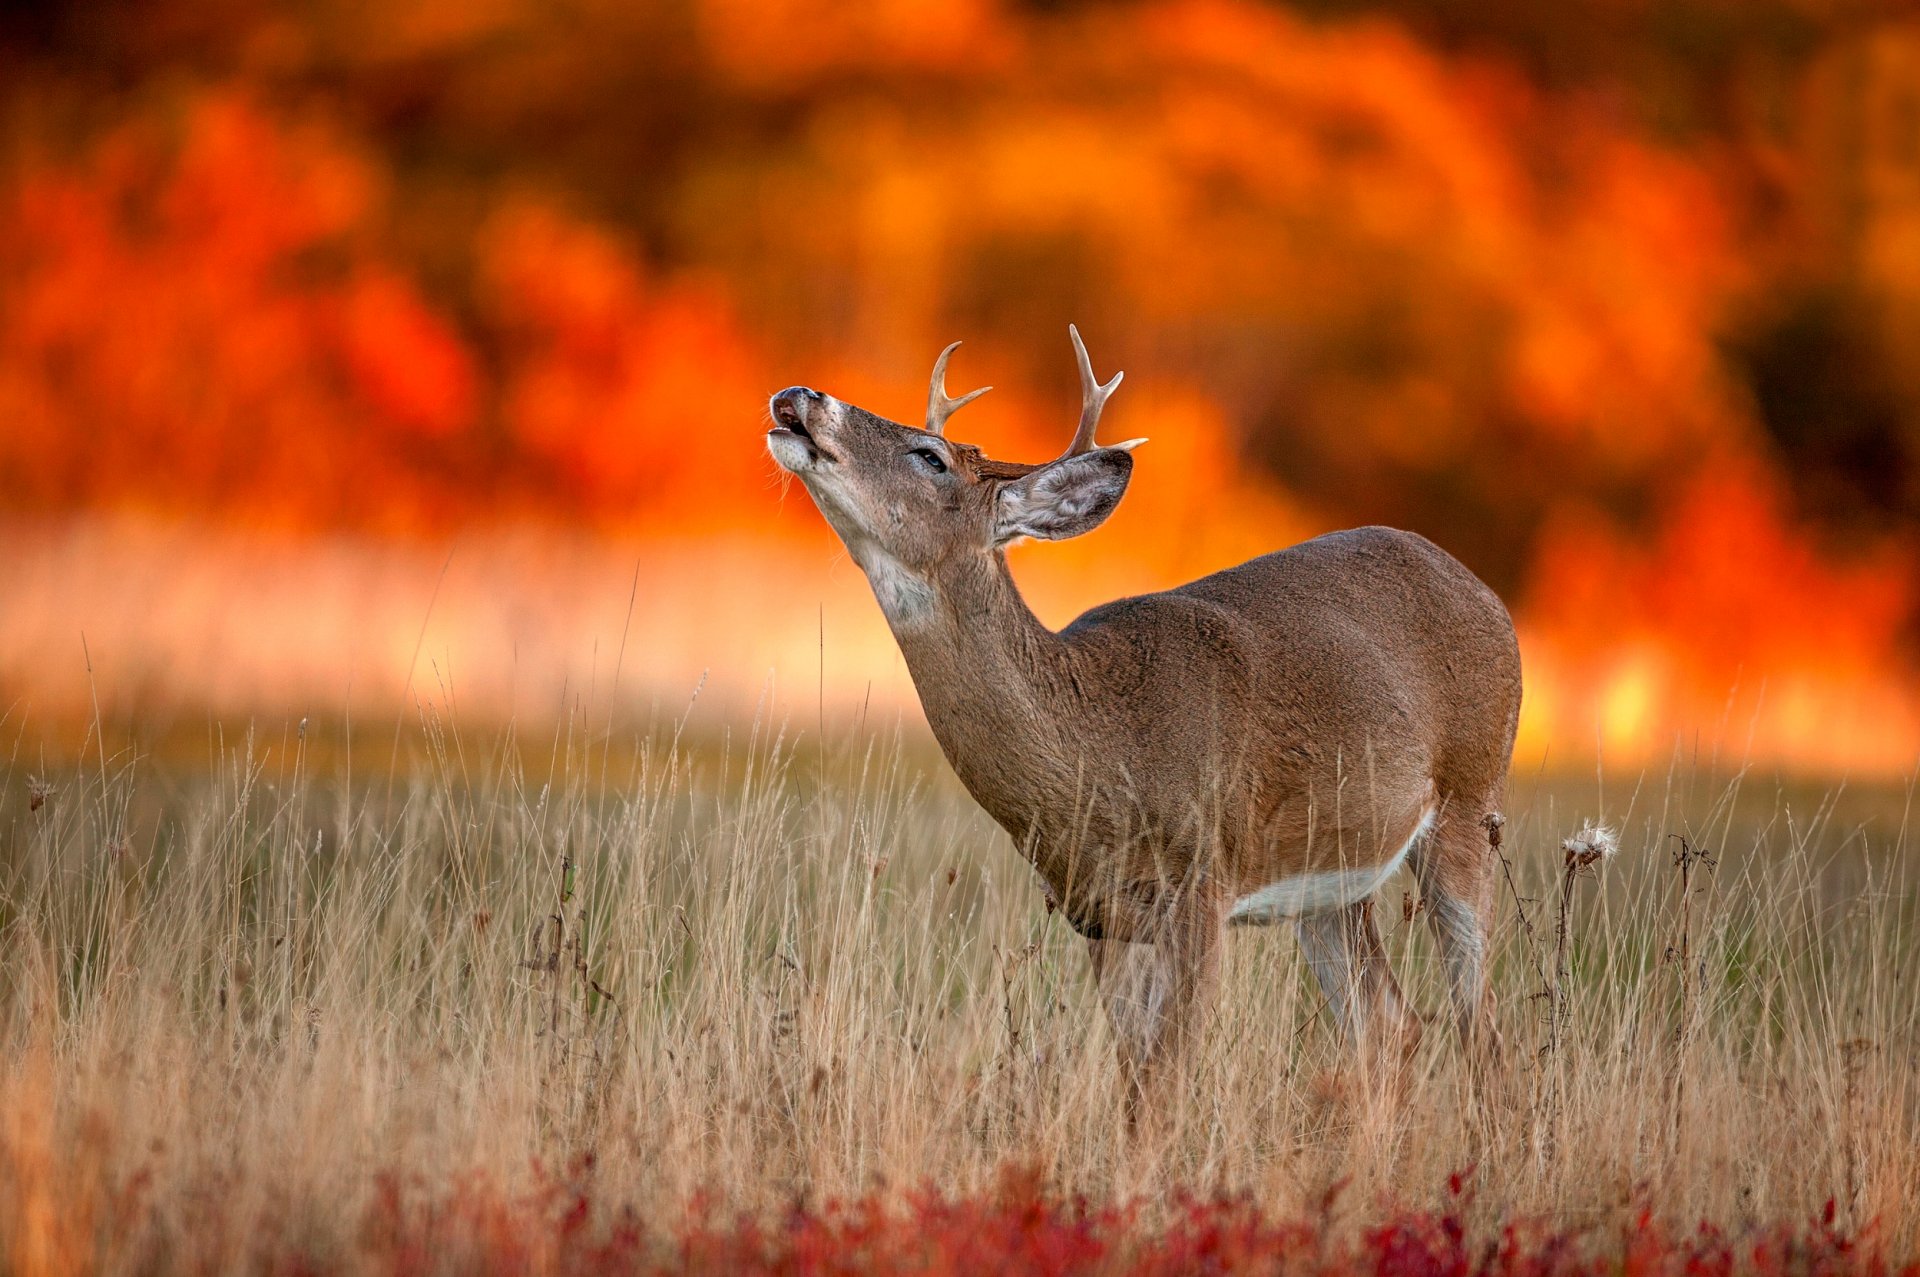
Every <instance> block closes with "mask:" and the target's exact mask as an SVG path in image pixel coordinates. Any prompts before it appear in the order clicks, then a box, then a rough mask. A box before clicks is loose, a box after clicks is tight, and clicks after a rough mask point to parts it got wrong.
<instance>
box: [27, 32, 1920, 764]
mask: <svg viewBox="0 0 1920 1277" xmlns="http://www.w3.org/2000/svg"><path fill="white" fill-rule="evenodd" d="M1902 8H1903V7H1902V6H1897V5H1894V4H1892V3H1888V4H1885V5H1874V4H1868V3H1853V4H1850V3H1841V2H1839V0H1832V2H1827V0H1678V2H1677V3H1671V4H1660V5H1655V4H1652V3H1641V2H1639V0H1568V2H1567V3H1563V4H1557V5H1553V6H1533V5H1525V4H1522V5H1513V4H1508V3H1501V2H1498V0H1459V2H1458V3H1451V2H1443V0H1312V2H1309V3H1301V4H1295V5H1281V4H1263V3H1254V2H1253V0H1196V2H1191V3H1189V2H1174V3H1150V4H1129V5H1092V4H1087V5H1076V4H1070V3H1068V4H1049V5H1024V6H1023V5H1016V4H999V3H991V2H989V0H957V2H956V3H949V4H942V5H924V4H917V3H906V2H904V0H877V2H876V3H870V4H829V3H820V2H816V0H685V2H683V3H673V4H654V5H644V4H642V5H636V4H631V3H624V2H620V3H616V2H615V0H570V2H567V3H556V2H551V0H546V2H536V0H480V2H476V0H465V2H462V3H451V2H448V0H383V2H382V3H378V4H374V3H364V2H355V0H329V2H323V3H319V4H312V5H299V6H294V5H282V4H274V3H269V2H268V0H219V2H218V3H213V4H207V3H187V2H186V0H158V2H156V3H145V4H139V5H134V4H112V3H108V4H84V5H83V4H77V3H76V4H71V5H65V6H62V5H53V6H45V7H41V8H37V9H33V10H32V11H30V12H23V11H17V10H9V11H8V13H9V14H10V15H11V16H6V17H0V49H4V52H0V708H4V710H5V714H6V718H5V720H0V722H4V723H6V724H7V725H8V726H11V727H12V728H13V729H14V732H16V733H21V734H23V736H24V737H25V738H31V736H32V732H33V731H34V730H36V726H35V725H37V729H43V730H52V729H53V728H56V727H58V726H60V725H62V724H71V723H74V722H84V721H85V719H86V718H87V717H88V716H89V715H90V714H91V713H92V710H93V705H94V703H95V701H96V700H97V701H98V702H99V703H100V705H101V709H102V712H103V713H104V714H106V715H108V716H109V717H112V718H116V719H118V720H120V721H124V722H127V723H138V722H152V721H157V720H159V719H165V718H169V717H171V718H174V719H182V718H184V719H187V720H190V721H191V720H195V719H196V718H197V717H198V716H203V715H207V714H211V715H214V716H216V717H220V718H223V719H225V718H234V717H245V716H257V715H269V716H285V717H297V716H302V715H320V716H326V717H343V716H345V715H347V714H349V713H354V714H360V715H364V716H369V717H379V716H382V715H385V716H387V717H388V718H389V720H390V719H391V716H392V714H393V713H394V712H396V711H398V710H402V709H406V710H409V711H411V710H412V709H413V705H412V704H411V703H412V702H413V701H415V700H418V701H420V702H421V703H422V704H430V705H431V706H433V707H434V708H435V709H451V710H453V711H455V712H458V713H460V714H462V715H463V716H465V717H466V718H468V719H481V720H487V721H498V720H500V719H503V718H505V717H508V716H511V717H513V718H515V719H517V720H520V721H523V722H524V721H530V720H531V721H545V720H548V719H551V718H553V717H555V716H556V715H564V714H565V712H566V711H567V707H569V706H584V705H587V704H589V703H593V704H595V705H597V706H598V707H599V709H597V710H596V712H599V711H600V710H602V709H603V710H605V711H607V712H614V711H627V710H631V711H633V712H635V713H639V712H642V711H644V710H645V709H646V708H647V707H648V706H650V705H653V704H655V703H656V702H657V703H659V704H661V705H665V706H671V707H672V708H673V709H674V710H675V712H677V709H678V707H679V706H680V705H681V704H683V703H684V702H685V700H686V698H687V697H688V696H689V695H691V694H692V692H693V689H694V688H695V686H696V685H700V686H701V687H702V692H701V695H702V697H703V698H705V700H706V703H708V704H709V705H716V706H718V707H719V708H718V710H717V711H716V712H718V713H721V714H728V715H731V714H744V713H747V712H751V711H752V710H753V709H754V708H755V707H756V706H760V707H763V708H768V709H770V710H771V711H772V713H773V714H774V716H775V717H781V716H787V717H792V718H795V719H797V720H799V721H810V720H811V719H812V718H813V717H814V715H815V714H816V713H818V712H819V707H820V706H821V705H823V704H826V703H828V702H830V706H828V708H830V709H831V710H832V711H833V712H836V713H851V712H853V711H855V710H858V709H859V708H860V707H862V706H866V707H867V708H868V709H869V710H871V709H872V707H874V706H875V705H878V706H880V707H881V708H882V710H884V711H885V712H887V713H888V714H892V713H894V712H896V711H898V710H899V708H900V707H901V706H903V705H909V706H910V704H911V688H910V685H909V684H908V683H907V681H906V679H905V676H904V672H903V670H902V669H901V666H900V663H899V661H898V658H897V656H896V655H895V654H894V652H893V650H892V647H891V643H890V641H889V640H888V638H887V635H886V633H885V630H884V628H883V626H882V625H881V622H880V619H879V616H878V613H877V610H876V609H875V608H874V607H873V605H872V603H871V601H870V599H868V598H866V597H865V587H864V584H863V582H862V581H861V580H860V578H859V575H858V573H857V572H856V571H855V570H854V569H853V568H852V567H851V565H850V564H848V563H847V561H846V559H845V556H844V554H842V553H841V552H840V551H839V550H838V549H837V547H836V546H835V545H834V543H833V542H832V539H831V537H830V535H829V534H827V533H826V531H825V529H824V527H823V526H822V525H821V524H820V521H819V520H818V518H817V516H815V515H814V513H813V512H812V510H811V508H810V504H809V503H808V502H807V500H806V498H805V496H804V494H803V493H801V492H800V491H799V490H798V489H797V488H795V489H792V490H791V491H789V490H787V489H786V488H785V487H784V486H783V485H782V484H780V483H779V482H778V480H777V478H776V473H775V471H774V468H773V467H772V465H771V463H770V462H769V461H768V460H767V459H766V457H765V455H764V450H763V447H762V441H761V434H762V430H763V428H764V403H765V397H766V395H767V394H768V393H769V392H770V391H772V390H775V389H778V388H780V387H782V386H785V385H788V384H792V383H795V382H803V383H806V384H810V385H814V386H817V387H821V388H824V389H827V390H829V391H831V392H833V393H835V394H838V395H839V396H841V397H842V398H846V399H850V400H852V401H854V402H857V403H860V404H862V405H863V406H866V407H869V408H872V409H874V410H875V411H878V412H881V413H883V414H886V415H889V416H893V417H896V418H900V419H905V420H914V419H916V415H917V410H918V405H919V404H920V403H921V402H922V398H923V395H924V384H925V382H924V379H925V375H926V370H927V368H928V366H929V364H930V363H931V359H932V356H933V355H934V353H935V352H936V351H937V350H938V349H939V347H940V346H942V345H943V344H945V343H946V342H947V341H950V340H953V339H954V338H964V339H966V342H967V344H966V346H965V347H964V349H963V350H962V351H961V352H960V353H959V354H957V355H956V357H955V364H954V368H953V373H952V377H951V381H952V384H953V385H954V386H955V387H956V389H958V388H968V387H971V386H974V385H978V384H984V383H987V382H991V383H993V384H995V385H996V386H997V387H998V389H997V390H996V391H995V392H994V393H993V394H992V395H990V396H988V397H987V398H986V399H984V400H982V401H981V402H980V403H979V404H977V405H975V406H972V407H969V408H968V409H967V410H966V411H965V413H964V414H962V415H961V416H960V417H959V418H957V419H956V422H955V427H954V432H955V433H956V435H958V436H960V437H963V438H968V439H971V440H975V441H978V442H981V443H982V444H984V445H985V446H986V447H987V448H988V449H989V451H990V452H994V453H996V454H1006V455H1011V456H1015V457H1020V458H1033V457H1040V456H1044V455H1051V454H1052V453H1053V452H1055V451H1057V450H1058V448H1059V446H1060V444H1061V441H1062V440H1063V439H1064V438H1065V436H1066V435H1067V434H1068V433H1069V432H1070V430H1071V426H1072V422H1073V420H1074V415H1075V411H1076V392H1075V385H1074V380H1073V378H1074V373H1073V365H1072V359H1071V353H1070V351H1069V348H1068V346H1067V342H1066V335H1065V328H1066V324H1067V322H1068V321H1069V320H1073V321H1075V322H1077V323H1078V324H1079V325H1080V326H1081V329H1082V331H1083V332H1084V333H1085V334H1086V335H1087V337H1088V341H1089V344H1090V346H1091V348H1092V351H1093V357H1094V363H1095V366H1096V368H1097V369H1099V370H1100V371H1101V375H1102V376H1105V375H1107V374H1108V373H1110V372H1111V371H1112V370H1113V369H1115V368H1124V369H1125V370H1126V371H1127V374H1128V376H1127V382H1126V385H1125V387H1124V389H1123V390H1122V391H1121V392H1120V394H1119V395H1118V396H1117V397H1116V399H1115V401H1114V404H1113V406H1112V408H1111V409H1110V410H1109V423H1110V424H1109V425H1108V426H1107V428H1106V429H1107V432H1108V437H1112V438H1123V437H1128V436H1133V435H1147V436H1150V437H1151V440H1152V442H1151V443H1150V444H1148V445H1147V446H1146V447H1145V448H1144V449H1143V450H1142V451H1141V453H1140V454H1139V458H1140V467H1139V470H1138V472H1137V478H1136V481H1135V484H1134V488H1133V491H1132V492H1131V493H1130V495H1129V496H1128V498H1127V501H1126V502H1125V503H1124V504H1123V506H1122V507H1121V510H1120V512H1119V513H1118V514H1117V515H1116V516H1115V518H1114V519H1113V520H1112V521H1111V523H1110V524H1109V525H1107V527H1106V528H1105V529H1103V530H1102V531H1100V532H1098V533H1096V534H1094V535H1092V536H1090V537H1088V538H1085V539H1084V540H1082V541H1079V542H1075V543H1072V544H1070V545H1063V546H1044V547H1037V548H1034V549H1030V550H1024V551H1022V552H1020V554H1019V556H1018V557H1017V560H1016V571H1017V572H1018V574H1019V575H1020V577H1021V579H1022V581H1023V583H1024V585H1025V586H1026V587H1027V589H1028V590H1029V592H1030V593H1031V595H1032V597H1033V599H1034V601H1035V604H1036V606H1037V608H1038V609H1039V610H1040V611H1041V613H1042V615H1043V616H1045V617H1046V618H1047V619H1049V620H1050V621H1053V622H1056V623H1059V622H1063V621H1064V620H1066V619H1068V618H1070V617H1071V616H1072V615H1073V614H1074V613H1075V612H1076V611H1078V610H1079V609H1080V608H1082V607H1085V606H1087V605H1089V604H1091V603H1093V602H1097V601H1099V600H1101V599H1104V598H1108V597H1112V596H1113V595H1114V594H1116V593H1119V592H1123V591H1136V590H1142V589H1150V588H1156V587H1160V586H1165V585H1169V584H1173V583H1176V582H1178V581H1180V580H1183V579H1186V578H1188V577H1190V576H1192V575H1196V574H1198V573H1200V572H1203V571H1206V570H1209V569H1212V568H1216V567H1220V566H1224V565H1226V564H1228V563H1231V562H1235V561H1238V560H1239V559H1241V558H1245V557H1247V556H1249V555H1252V554H1255V553H1258V552H1261V551H1263V550H1266V549H1270V548H1274V547H1276V546H1278V545H1281V544H1285V543H1288V542H1290V541H1292V540H1296V539H1299V538H1300V537H1303V536H1306V535H1311V534H1312V533H1314V532H1317V531H1321V530H1325V529H1328V528H1333V527H1340V526H1347V525H1351V524H1356V523H1364V522H1386V523H1394V524H1398V525H1400V526H1405V527H1411V528H1414V529H1416V530H1419V531H1421V532H1424V533H1426V534H1428V535H1429V536H1432V537H1433V538H1434V539H1436V540H1438V541H1439V542H1441V543H1442V544H1443V545H1445V546H1447V547H1448V548H1450V549H1452V550H1453V551H1454V552H1455V553H1457V554H1458V555H1460V556H1461V557H1462V558H1463V559H1465V560H1466V561H1467V562H1468V564H1469V565H1470V566H1472V567H1473V568H1475V570H1477V571H1479V572H1480V573H1481V574H1482V575H1483V576H1484V577H1485V578H1486V579H1487V580H1488V581H1489V582H1490V583H1492V584H1493V585H1495V587H1496V588H1498V589H1499V590H1500V591H1501V592H1502V594H1503V595H1504V596H1505V597H1506V598H1507V599H1508V600H1509V602H1510V604H1511V605H1512V607H1513V609H1514V611H1515V614H1516V616H1517V618H1518V619H1519V622H1520V625H1521V628H1522V632H1523V643H1524V645H1525V648H1526V659H1527V664H1528V673H1529V695H1528V701H1527V708H1526V713H1525V721H1524V723H1523V741H1522V760H1521V763H1522V765H1523V766H1526V765H1538V764H1539V763H1540V762H1541V760H1542V759H1544V760H1545V761H1546V765H1548V766H1553V765H1555V764H1556V763H1568V764H1572V763H1576V762H1578V763H1582V764H1584V763H1586V762H1589V761H1591V759H1592V757H1593V755H1594V754H1595V752H1596V750H1598V751H1599V752H1601V753H1602V754H1604V755H1605V756H1606V757H1607V758H1609V759H1614V760H1626V761H1629V762H1658V761H1659V760H1662V759H1664V758H1666V757H1667V756H1668V755H1669V754H1670V753H1671V752H1672V751H1673V750H1675V749H1676V748H1678V749H1680V750H1681V751H1682V752H1685V753H1687V754H1689V755H1692V754H1694V753H1696V752H1698V753H1710V754H1713V755H1715V756H1717V757H1719V758H1720V759H1722V760H1725V761H1735V762H1737V761H1741V760H1746V759H1752V760H1755V761H1758V762H1761V763H1765V764H1769V765H1771V764H1780V765H1783V766H1787V767H1792V768H1796V769H1803V770H1814V771H1822V772H1832V771H1848V772H1856V773H1880V774H1904V773H1906V772H1907V771H1909V770H1910V769H1911V768H1912V767H1913V765H1914V763H1915V761H1916V758H1920V693H1917V692H1916V687H1917V686H1920V684H1917V683H1916V679H1915V676H1914V675H1915V663H1916V662H1915V636H1916V633H1920V627H1916V619H1917V618H1920V574H1917V572H1916V569H1920V535H1917V533H1920V20H1916V19H1914V18H1912V17H1910V16H1902ZM83 637H84V649H83V642H82V640H83ZM83 651H84V655H83ZM89 663H91V667H92V668H91V672H89ZM703 672H704V680H705V681H704V683H702V679H703ZM912 716H913V714H912V712H911V711H908V717H909V719H911V718H912ZM276 721H277V720H276Z"/></svg>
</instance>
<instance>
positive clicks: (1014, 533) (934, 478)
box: [767, 327, 1144, 621]
mask: <svg viewBox="0 0 1920 1277" xmlns="http://www.w3.org/2000/svg"><path fill="white" fill-rule="evenodd" d="M1068 332H1070V333H1071V334H1072V336H1073V349H1074V354H1075V355H1076V356H1077V358H1078V359H1079V363H1080V390H1081V408H1080V426H1079V428H1078V429H1077V430H1075V431H1074V436H1073V442H1072V443H1071V444H1069V445H1068V446H1067V450H1066V451H1065V452H1063V453H1061V454H1060V456H1059V457H1057V458H1055V459H1054V460H1052V461H1048V462H1044V463H1041V464H1037V465H1035V464H1027V463H1023V462H1010V461H996V460H994V459H993V458H991V457H988V456H987V455H986V454H985V453H984V452H982V451H981V450H980V449H979V448H977V447H975V446H973V445H972V444H966V443H960V442H958V441H957V440H953V439H949V438H947V435H946V426H947V418H949V417H950V416H952V415H953V413H954V412H955V411H956V410H957V409H959V408H960V407H962V406H963V405H965V404H967V403H969V402H971V401H972V400H974V399H977V398H978V397H979V396H981V395H983V394H985V393H986V392H987V391H988V390H990V389H992V387H990V386H987V387H982V388H981V389H979V390H975V391H972V392H971V393H969V394H965V395H962V396H960V397H959V398H958V399H952V398H949V397H948V396H947V387H946V374H947V360H948V358H949V357H951V356H952V354H953V352H954V349H955V347H957V346H959V344H960V343H959V342H954V343H953V345H952V346H948V347H947V348H946V349H945V350H943V351H941V352H940V357H939V359H937V360H935V361H934V365H933V376H932V378H931V379H930V382H929V385H928V388H927V422H926V426H925V427H924V428H917V427H914V426H905V425H901V424H900V423H899V422H895V421H889V420H887V419H886V418H884V417H880V416H876V415H874V414H873V413H870V412H868V411H866V410H865V409H864V408H856V407H854V406H853V405H852V404H849V403H843V402H841V401H840V400H838V399H835V398H833V397H832V396H831V395H824V394H822V393H820V392H819V391H817V390H811V389H808V388H807V387H805V386H794V387H792V388H790V389H787V390H783V391H781V392H780V393H779V394H777V395H775V396H774V397H773V399H772V402H771V404H770V408H771V411H772V413H773V421H774V424H773V428H772V429H771V430H769V431H768V432H767V450H768V451H769V452H771V453H772V454H773V459H774V460H775V461H776V462H778V463H779V464H780V466H781V468H782V469H784V470H786V471H787V472H788V473H789V474H793V475H796V476H798V477H799V479H800V481H801V482H802V483H804V484H806V486H807V491H808V493H809V494H811V495H812V497H813V500H814V504H815V505H817V506H819V507H820V512H821V513H822V514H823V515H825V516H826V519H827V522H828V523H830V524H832V525H833V529H834V531H835V532H837V533H839V534H840V539H841V540H842V541H844V542H845V543H846V546H847V551H848V553H850V554H851V555H852V556H853V558H854V560H855V561H856V562H857V563H859V564H860V566H861V567H862V568H864V569H865V570H866V572H867V575H868V577H869V578H871V579H872V581H873V584H874V589H875V591H876V592H877V593H879V595H880V601H881V605H882V606H883V607H885V608H886V610H887V613H888V615H889V616H890V617H893V618H894V619H895V620H896V621H902V620H910V619H911V618H912V616H913V614H914V613H915V612H916V610H918V609H919V608H921V607H923V606H924V605H925V604H926V603H927V602H929V601H930V600H931V597H932V594H931V585H930V584H929V583H930V581H931V580H932V578H933V576H934V575H935V574H936V573H937V572H938V571H939V570H940V569H941V568H942V567H943V566H944V565H947V564H949V563H952V562H953V561H955V560H956V559H957V558H961V557H965V556H975V557H985V556H987V555H990V554H992V553H993V552H994V551H996V550H999V549H1000V548H1001V547H1003V546H1006V545H1008V544H1009V543H1011V542H1013V541H1016V540H1018V539H1020V538H1021V537H1036V538H1039V539H1041V540H1046V541H1058V540H1062V539H1064V538H1066V537H1072V536H1078V535H1080V534H1081V533H1082V532H1087V531H1091V530H1092V529H1093V528H1096V527H1098V526H1099V525H1100V524H1101V523H1102V522H1103V521H1104V520H1105V519H1106V517H1107V516H1108V515H1109V514H1111V513H1113V508H1114V507H1115V506H1116V505H1118V504H1119V503H1120V498H1121V496H1122V494H1124V493H1125V492H1126V490H1127V481H1128V479H1129V478H1131V477H1132V474H1133V458H1132V456H1131V455H1129V451H1128V450H1129V449H1131V448H1133V447H1134V446H1135V445H1136V444H1139V443H1142V442H1144V441H1143V440H1140V439H1130V440H1128V441H1127V442H1125V443H1121V444H1116V445H1113V446H1111V447H1101V446H1099V445H1097V444H1096V443H1095V442H1094V439H1093V432H1094V427H1095V426H1096V425H1097V424H1098V423H1099V420H1100V410H1101V408H1103V407H1104V406H1105V405H1106V401H1107V397H1108V396H1109V395H1111V394H1112V393H1113V392H1114V389H1115V387H1117V386H1119V384H1120V379H1121V377H1122V376H1124V375H1125V374H1122V373H1115V374H1114V377H1113V380H1111V381H1109V382H1107V383H1106V384H1105V385H1101V384H1100V383H1099V382H1097V381H1095V380H1094V376H1093V365H1092V363H1091V362H1090V361H1089V360H1088V359H1087V348H1086V346H1085V345H1084V344H1083V343H1082V342H1081V340H1080V333H1079V331H1078V330H1077V329H1074V328H1071V327H1069V329H1068Z"/></svg>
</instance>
